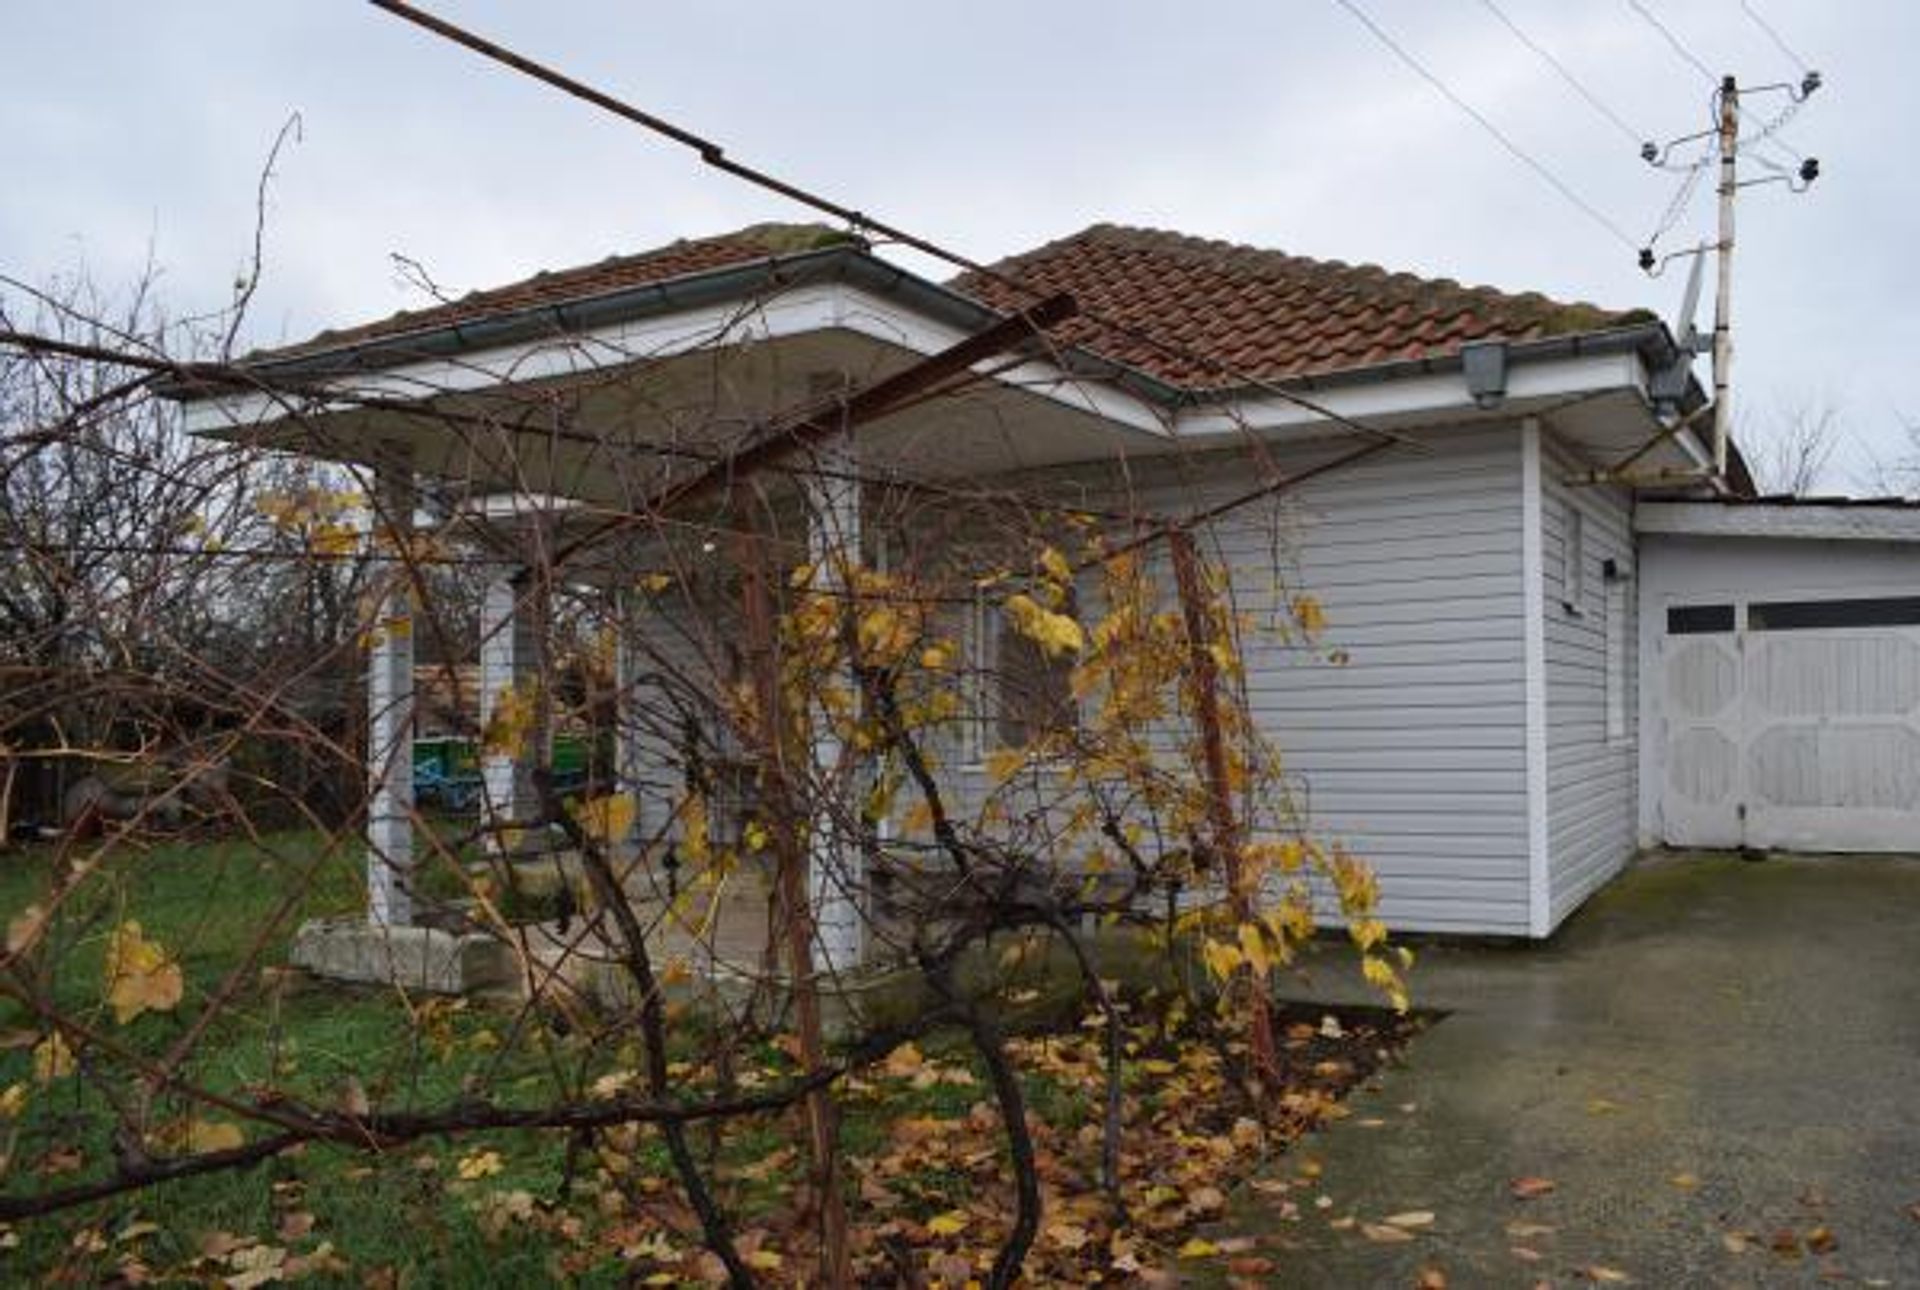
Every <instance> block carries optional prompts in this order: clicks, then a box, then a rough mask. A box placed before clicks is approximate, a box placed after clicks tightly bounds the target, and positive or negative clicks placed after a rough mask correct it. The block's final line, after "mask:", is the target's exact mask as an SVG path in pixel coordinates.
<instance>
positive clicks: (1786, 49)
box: [1740, 0, 1813, 72]
mask: <svg viewBox="0 0 1920 1290" xmlns="http://www.w3.org/2000/svg"><path fill="white" fill-rule="evenodd" d="M1740 10H1741V12H1742V13H1744V14H1746V15H1747V17H1748V18H1751V19H1752V20H1753V25H1754V26H1756V27H1758V28H1759V29H1760V30H1761V31H1763V32H1765V33H1766V36H1767V39H1768V40H1771V41H1772V42H1773V47H1774V48H1775V49H1777V50H1779V51H1780V52H1781V53H1782V54H1785V55H1786V57H1787V61H1788V62H1790V63H1792V64H1793V65H1794V66H1796V67H1798V68H1799V69H1800V70H1801V71H1802V72H1810V71H1812V70H1813V68H1812V67H1811V66H1809V65H1808V63H1807V60H1806V59H1804V58H1802V57H1800V55H1799V54H1797V53H1795V52H1794V50H1793V46H1791V45H1789V44H1788V43H1787V42H1786V41H1785V40H1784V39H1783V38H1782V37H1781V35H1780V33H1779V32H1778V31H1776V30H1775V29H1774V26H1773V24H1772V23H1770V22H1768V21H1767V20H1766V19H1765V18H1763V17H1761V16H1760V11H1759V10H1758V9H1755V8H1754V7H1753V5H1751V4H1750V3H1748V0H1740Z"/></svg>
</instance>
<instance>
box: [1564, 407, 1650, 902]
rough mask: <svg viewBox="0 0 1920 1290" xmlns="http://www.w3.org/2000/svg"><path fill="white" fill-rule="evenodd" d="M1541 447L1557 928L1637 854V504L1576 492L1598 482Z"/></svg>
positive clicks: (1572, 461) (1610, 491) (1615, 493)
mask: <svg viewBox="0 0 1920 1290" xmlns="http://www.w3.org/2000/svg"><path fill="white" fill-rule="evenodd" d="M1541 447H1542V459H1541V492H1542V504H1541V510H1540V515H1541V527H1542V560H1541V568H1542V576H1543V578H1544V581H1545V592H1544V595H1543V597H1542V600H1543V605H1542V611H1543V614H1544V621H1545V646H1546V649H1545V656H1546V659H1545V661H1546V705H1547V711H1546V735H1547V740H1546V743H1547V748H1546V752H1547V777H1546V779H1547V783H1546V787H1547V922H1548V926H1549V928H1552V927H1557V926H1558V925H1559V924H1560V922H1561V920H1562V919H1564V918H1566V916H1567V915H1568V914H1570V913H1572V912H1573V910H1574V909H1576V908H1577V907H1578V906H1579V905H1580V902H1582V901H1583V900H1585V899H1586V898H1587V897H1588V896H1590V895H1592V894H1593V893H1594V891H1596V890H1597V889H1598V888H1599V887H1600V886H1601V885H1602V884H1604V883H1605V882H1606V881H1607V880H1608V879H1609V878H1611V877H1612V876H1613V875H1614V874H1616V873H1618V872H1619V871H1620V870H1621V868H1622V867H1623V866H1625V864H1626V863H1627V861H1628V859H1630V858H1631V857H1632V855H1633V853H1634V850H1635V824H1636V819H1637V813H1638V787H1637V778H1638V766H1637V760H1638V758H1637V755H1636V750H1635V743H1636V734H1637V725H1638V721H1637V716H1636V711H1637V706H1638V705H1637V693H1636V691H1637V686H1638V680H1639V667H1638V662H1637V658H1638V653H1639V649H1638V642H1639V632H1638V612H1637V608H1636V596H1635V594H1634V584H1633V581H1632V578H1633V572H1634V539H1633V498H1632V495H1631V494H1630V493H1629V492H1627V491H1626V490H1625V489H1621V488H1598V487H1586V486H1580V487H1575V486H1571V485H1569V484H1568V483H1567V482H1566V480H1567V478H1568V477H1569V476H1572V475H1576V474H1578V473H1581V472H1583V471H1587V470H1591V469H1592V466H1591V464H1590V463H1587V462H1584V461H1581V460H1580V459H1578V458H1577V457H1575V456H1574V455H1573V454H1572V452H1571V451H1570V450H1569V449H1568V448H1567V447H1566V445H1564V444H1563V443H1561V442H1560V441H1559V440H1557V439H1555V438H1554V437H1553V436H1551V435H1544V434H1543V436H1542V445H1541ZM1575 516H1578V520H1577V521H1576V519H1575V518H1574V517H1575ZM1576 525H1577V527H1578V530H1579V532H1578V534H1577V536H1576V535H1575V534H1574V531H1573V530H1574V528H1575V527H1576ZM1576 543H1577V546H1578V548H1579V549H1578V551H1577V553H1576V552H1575V551H1574V550H1573V549H1572V546H1573V544H1576ZM1571 558H1577V559H1578V561H1579V564H1580V570H1579V572H1578V573H1577V574H1575V573H1573V571H1572V570H1571V569H1570V568H1569V564H1568V561H1569V559H1571ZM1608 561H1612V562H1613V565H1614V569H1615V571H1616V578H1615V580H1614V581H1612V582H1609V581H1608V580H1607V578H1606V577H1605V576H1604V572H1603V571H1604V569H1605V567H1606V564H1607V562H1608Z"/></svg>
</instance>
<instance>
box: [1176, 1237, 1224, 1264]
mask: <svg viewBox="0 0 1920 1290" xmlns="http://www.w3.org/2000/svg"><path fill="white" fill-rule="evenodd" d="M1218 1253H1220V1247H1219V1246H1217V1245H1215V1244H1214V1243H1213V1242H1212V1241H1209V1240H1207V1239H1205V1238H1204V1237H1199V1236H1190V1237H1188V1238H1187V1243H1186V1244H1185V1245H1182V1246H1181V1247H1180V1249H1179V1256H1180V1257H1181V1258H1183V1259H1210V1258H1212V1257H1213V1256H1214V1255H1216V1254H1218Z"/></svg>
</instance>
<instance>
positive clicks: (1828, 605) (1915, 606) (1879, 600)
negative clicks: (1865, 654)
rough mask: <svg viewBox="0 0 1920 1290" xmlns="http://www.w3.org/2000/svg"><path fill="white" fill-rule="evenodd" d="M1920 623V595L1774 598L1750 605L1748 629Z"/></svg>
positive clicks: (1756, 630)
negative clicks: (1853, 598)
mask: <svg viewBox="0 0 1920 1290" xmlns="http://www.w3.org/2000/svg"><path fill="white" fill-rule="evenodd" d="M1915 626H1920V596H1879V597H1874V598H1870V599H1861V600H1774V601H1766V602H1762V603H1755V604H1750V605H1748V606H1747V630H1748V631H1755V632H1792V631H1807V630H1809V629H1813V628H1820V627H1915Z"/></svg>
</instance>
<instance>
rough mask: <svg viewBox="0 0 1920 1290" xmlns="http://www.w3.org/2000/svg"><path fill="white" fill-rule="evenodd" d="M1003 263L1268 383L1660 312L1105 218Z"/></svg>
mask: <svg viewBox="0 0 1920 1290" xmlns="http://www.w3.org/2000/svg"><path fill="white" fill-rule="evenodd" d="M991 267H992V269H993V270H995V271H997V272H999V273H1001V274H1005V275H1007V276H1010V277H1015V278H1018V279H1019V280H1021V281H1022V282H1023V283H1026V284H1028V285H1029V286H1031V287H1034V288H1038V289H1041V290H1046V291H1070V292H1072V293H1073V294H1074V295H1075V296H1076V297H1077V298H1078V299H1079V300H1080V302H1081V305H1082V307H1083V308H1084V309H1085V310H1087V311H1088V312H1090V313H1093V314H1098V315H1101V316H1103V317H1107V318H1112V319H1114V320H1116V321H1118V322H1120V323H1123V324H1125V325H1127V326H1129V327H1133V328H1137V329H1139V330H1140V331H1142V332H1149V333H1151V334H1152V336H1153V337H1155V338H1159V339H1162V340H1170V341H1176V342H1178V343H1179V344H1180V345H1181V346H1184V347H1187V348H1191V349H1194V350H1197V351H1200V352H1201V353H1202V354H1204V355H1207V356H1209V357H1211V358H1214V359H1217V360H1219V361H1220V362H1221V363H1224V364H1226V365H1227V366H1229V367H1231V368H1232V369H1234V372H1235V373H1236V374H1237V375H1238V376H1239V377H1241V378H1249V377H1250V378H1257V379H1263V380H1272V379H1277V378H1283V377H1291V376H1303V375H1308V374H1315V373H1323V372H1327V371H1332V370H1337V369H1339V368H1341V367H1350V366H1356V365H1360V364H1366V363H1375V362H1381V361H1386V360H1389V359H1393V358H1426V357H1432V356H1435V355H1439V354H1446V353H1451V352H1453V351H1455V350H1457V349H1458V348H1459V346H1460V345H1461V344H1462V343H1465V342H1467V341H1473V340H1495V339H1497V340H1510V341H1519V340H1534V339H1538V338H1540V337H1544V336H1551V335H1558V334H1562V333H1567V332H1579V331H1598V330H1601V329H1604V328H1607V327H1617V326H1623V325H1625V324H1627V323H1631V322H1637V321H1643V320H1645V319H1646V318H1647V317H1648V316H1649V315H1647V314H1645V313H1643V312H1639V311H1634V312H1630V313H1627V312H1616V311H1612V310H1606V309H1601V308H1599V307H1597V306H1594V305H1589V304H1563V303H1561V302H1558V301H1554V300H1549V299H1548V298H1547V297H1545V296H1542V295H1540V294H1539V293H1538V292H1526V293H1524V294H1519V295H1514V294H1508V293H1506V292H1501V291H1496V290H1493V289H1492V288H1489V287H1463V286H1461V285H1460V284H1459V283H1457V282H1454V281H1452V280H1451V279H1446V278H1441V279H1426V278H1419V277H1416V276H1414V275H1412V274H1406V273H1389V272H1387V271H1386V270H1385V269H1382V268H1380V267H1379V266H1377V265H1372V264H1361V265H1349V264H1344V263H1342V262H1340V261H1338V260H1310V259H1305V258H1302V257H1300V256H1292V255H1286V254H1283V253H1281V252H1278V251H1264V250H1260V249H1258V248H1255V247H1250V246H1238V245H1234V244H1232V243H1229V242H1216V241H1208V240H1206V239H1203V238H1197V237H1188V236H1186V235H1184V234H1180V233H1167V232H1161V231H1159V230H1155V229H1141V228H1127V227H1123V226H1119V225H1113V224H1096V225H1094V226H1093V227H1092V228H1089V229H1086V230H1084V231H1083V232H1079V233H1076V234H1074V235H1073V236H1071V237H1067V238H1062V239H1061V240H1059V241H1057V242H1051V243H1048V244H1047V245H1046V246H1043V247H1040V248H1039V249H1038V250H1034V251H1029V252H1027V253H1026V254H1024V255H1017V256H1014V257H1012V258H1011V259H1007V260H1002V261H1000V262H999V263H998V264H995V265H993V266H991ZM951 285H953V286H954V287H955V288H956V289H958V290H960V291H962V292H965V293H966V294H968V295H971V296H973V297H975V298H976V299H979V300H981V301H983V302H985V303H987V304H990V305H993V306H995V307H998V308H1008V307H1011V306H1013V305H1015V304H1017V303H1018V302H1019V299H1020V298H1019V296H1018V294H1017V293H1016V292H1014V291H1011V290H1009V289H1008V288H1007V287H1005V286H1003V285H1002V284H1000V283H998V282H995V281H994V280H993V279H992V278H991V277H988V276H985V275H981V274H966V275H962V276H961V277H960V278H958V279H957V280H955V282H953V283H952V284H951ZM1059 335H1060V338H1061V339H1063V340H1066V341H1070V342H1075V343H1078V344H1082V345H1085V346H1086V347H1087V348H1089V349H1092V350H1096V351H1098V352H1100V353H1102V354H1105V355H1106V356H1108V357H1109V358H1113V359H1116V360H1118V361H1120V362H1123V363H1126V364H1128V365H1129V366H1132V367H1136V368H1139V369H1140V370H1142V371H1144V372H1147V373H1148V374H1150V375H1152V376H1156V377H1158V378H1160V379H1161V380H1164V381H1167V382H1170V383H1172V384H1176V385H1183V386H1188V387H1190V388H1201V389H1204V388H1217V387H1220V386H1225V385H1233V384H1236V383H1237V382H1236V380H1235V379H1234V377H1233V376H1230V375H1228V374H1227V373H1226V372H1223V371H1221V370H1218V369H1217V368H1215V367H1212V366H1210V365H1208V364H1207V363H1205V362H1201V361H1197V360H1196V359H1194V358H1190V357H1187V356H1182V355H1178V354H1169V353H1166V352H1165V351H1163V350H1160V349H1157V348H1155V347H1154V346H1153V345H1151V344H1150V343H1147V342H1146V341H1145V340H1142V339H1135V338H1131V337H1128V336H1126V335H1123V334H1119V333H1116V332H1115V331H1114V330H1113V329H1111V328H1103V327H1101V326H1099V325H1098V324H1097V323H1094V322H1091V321H1089V320H1087V319H1085V318H1080V319H1075V320H1073V321H1071V322H1069V323H1068V324H1066V326H1064V327H1063V328H1061V329H1060V331H1059Z"/></svg>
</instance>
